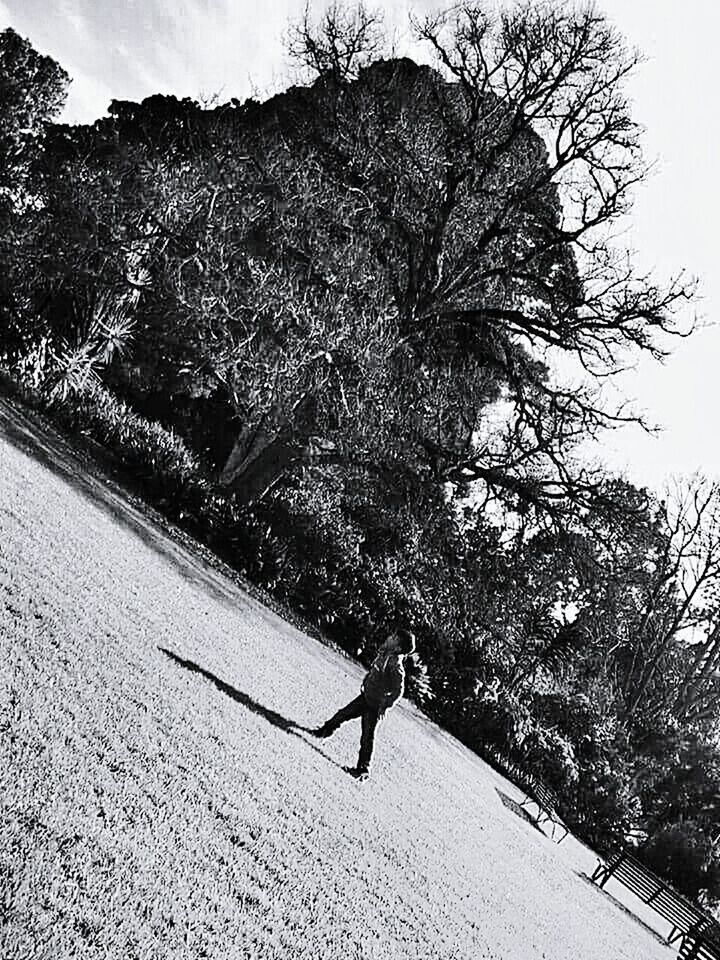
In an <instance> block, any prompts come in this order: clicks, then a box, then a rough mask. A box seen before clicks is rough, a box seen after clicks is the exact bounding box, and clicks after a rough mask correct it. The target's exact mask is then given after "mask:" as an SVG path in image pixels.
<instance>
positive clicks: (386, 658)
mask: <svg viewBox="0 0 720 960" xmlns="http://www.w3.org/2000/svg"><path fill="white" fill-rule="evenodd" d="M414 652H415V636H414V634H413V633H412V632H411V631H410V630H404V629H401V630H396V631H395V632H394V633H392V634H390V636H389V637H388V638H387V640H386V641H385V643H384V644H383V646H382V647H381V648H380V649H379V650H378V652H377V655H376V656H375V659H374V660H373V662H372V666H371V667H370V669H369V670H368V672H367V675H366V677H365V679H364V680H363V683H362V687H361V689H360V694H359V696H357V697H355V699H354V700H351V701H350V703H348V704H347V705H346V706H344V707H341V709H340V710H338V712H337V713H336V714H335V715H334V716H333V717H331V718H330V719H329V720H326V721H325V723H323V724H322V726H320V727H317V729H315V730H312V731H311V732H312V733H313V734H314V736H316V737H331V736H332V735H333V733H335V731H336V730H337V729H338V727H340V726H341V725H342V724H343V723H346V722H347V721H348V720H355V719H357V718H358V717H359V718H360V719H361V721H362V729H361V734H360V753H359V755H358V761H357V766H355V767H345V770H346V771H347V772H348V773H350V774H352V776H354V777H355V778H356V779H358V780H367V778H368V776H369V775H370V761H371V759H372V753H373V747H374V744H375V730H376V729H377V725H378V723H379V722H380V720H381V719H382V717H383V715H384V714H385V712H386V711H387V710H389V709H390V707H392V706H393V704H395V703H397V701H398V700H399V699H400V698H401V697H402V695H403V693H404V692H405V663H404V660H405V657H409V656H411V655H412V654H413V653H414Z"/></svg>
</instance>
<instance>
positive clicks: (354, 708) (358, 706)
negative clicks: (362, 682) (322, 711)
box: [315, 694, 365, 737]
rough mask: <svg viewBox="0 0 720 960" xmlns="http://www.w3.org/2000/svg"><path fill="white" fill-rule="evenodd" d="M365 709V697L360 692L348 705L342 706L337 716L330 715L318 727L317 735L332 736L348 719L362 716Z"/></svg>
mask: <svg viewBox="0 0 720 960" xmlns="http://www.w3.org/2000/svg"><path fill="white" fill-rule="evenodd" d="M364 709H365V698H364V697H363V695H362V694H360V696H359V697H355V699H354V700H351V701H350V703H348V704H347V705H346V706H344V707H341V708H340V710H338V712H337V713H336V714H335V716H333V717H330V719H329V720H326V721H325V723H324V724H323V725H322V726H321V727H318V729H317V730H316V731H315V733H316V735H317V736H318V737H329V736H332V734H333V733H335V731H336V730H337V728H338V727H339V726H340V725H341V724H343V723H345V722H346V721H348V720H355V719H356V718H357V717H361V716H362V715H363V710H364Z"/></svg>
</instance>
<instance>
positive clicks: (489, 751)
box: [482, 743, 570, 843]
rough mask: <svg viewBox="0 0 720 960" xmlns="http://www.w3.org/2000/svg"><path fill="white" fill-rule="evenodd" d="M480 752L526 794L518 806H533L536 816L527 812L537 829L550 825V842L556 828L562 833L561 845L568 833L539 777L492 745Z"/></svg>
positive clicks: (552, 794) (552, 795)
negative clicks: (546, 824)
mask: <svg viewBox="0 0 720 960" xmlns="http://www.w3.org/2000/svg"><path fill="white" fill-rule="evenodd" d="M482 752H483V754H484V755H486V756H487V757H488V759H490V760H491V761H493V762H494V765H495V766H497V767H498V769H500V771H501V772H502V773H504V774H506V775H507V776H508V777H509V778H510V779H511V780H512V781H513V783H515V784H516V785H517V786H518V787H520V789H521V790H522V791H523V792H524V793H525V794H526V797H525V800H523V801H522V803H521V804H520V806H521V807H522V808H523V809H525V808H526V805H527V807H530V806H532V804H535V806H536V807H537V814H536V815H534V814H532V813H530V811H529V810H528V811H527V812H528V815H529V816H531V817H532V820H533V822H534V823H535V824H536V825H537V826H538V827H540V826H542V825H543V824H544V823H549V824H551V829H550V836H551V838H552V840H555V830H556V828H559V829H560V830H561V831H562V836H561V837H560V839H559V840H558V841H557V842H558V843H562V841H563V840H564V839H565V837H566V836H567V835H568V833H569V832H570V831H569V830H568V828H567V826H566V825H565V823H564V822H563V820H562V818H561V817H560V815H559V813H558V812H557V806H558V800H557V796H556V795H555V794H554V793H553V791H552V790H551V789H550V788H549V787H548V786H547V785H546V784H544V783H543V782H542V780H540V778H539V777H536V776H534V775H533V774H531V773H528V771H527V770H524V769H523V768H522V767H521V766H520V765H519V764H518V763H515V761H514V760H511V759H510V758H509V757H507V756H505V754H503V753H502V752H501V751H500V750H498V748H497V747H496V746H495V745H494V744H490V743H486V744H483V751H482Z"/></svg>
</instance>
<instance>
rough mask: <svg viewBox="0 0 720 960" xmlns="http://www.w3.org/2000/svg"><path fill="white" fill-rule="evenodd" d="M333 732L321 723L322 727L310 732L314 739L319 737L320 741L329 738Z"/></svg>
mask: <svg viewBox="0 0 720 960" xmlns="http://www.w3.org/2000/svg"><path fill="white" fill-rule="evenodd" d="M334 732H335V731H334V730H333V729H332V728H331V727H329V726H328V725H327V724H326V723H323V724H322V726H320V727H316V728H315V729H314V730H311V731H310V733H311V734H312V735H313V736H314V737H319V738H320V739H321V740H325V738H326V737H331V736H332V735H333V733H334Z"/></svg>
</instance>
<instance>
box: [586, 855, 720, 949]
mask: <svg viewBox="0 0 720 960" xmlns="http://www.w3.org/2000/svg"><path fill="white" fill-rule="evenodd" d="M611 877H614V878H615V879H616V880H618V881H619V882H620V883H622V884H623V886H625V887H627V888H628V890H631V891H632V892H633V893H634V894H635V895H636V896H638V897H639V898H640V899H641V900H642V901H643V902H644V903H646V904H648V906H650V907H652V908H653V910H655V911H656V913H658V914H660V916H661V917H663V918H664V919H665V920H667V921H669V923H670V924H671V925H672V926H671V929H670V933H669V935H668V937H667V941H668V943H675V942H676V941H677V940H680V941H681V944H680V957H681V958H682V960H690V958H693V960H695V958H696V957H697V958H698V960H720V946H719V944H720V925H719V924H718V923H717V921H716V920H714V919H713V917H711V916H710V915H709V914H707V913H705V911H704V910H702V908H701V907H699V906H698V905H697V904H695V903H693V902H692V900H688V899H687V897H684V896H683V895H682V894H680V893H678V892H677V890H675V889H673V887H671V886H670V884H669V883H666V882H665V881H664V880H661V879H660V877H658V876H657V875H656V874H655V873H653V872H652V870H650V869H649V868H648V867H646V866H645V864H644V863H642V862H641V861H640V860H638V859H637V857H635V856H633V854H632V853H631V852H630V851H629V850H621V851H619V852H618V853H616V854H614V855H613V856H612V857H610V859H609V860H607V861H606V862H603V861H602V860H600V861H598V866H597V867H596V868H595V870H594V872H593V874H592V877H591V878H590V879H591V880H592V881H593V882H594V883H597V884H598V886H599V887H601V888H602V887H604V886H605V884H606V883H607V882H608V880H609V879H610V878H611ZM693 950H696V951H703V952H692V951H693Z"/></svg>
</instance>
